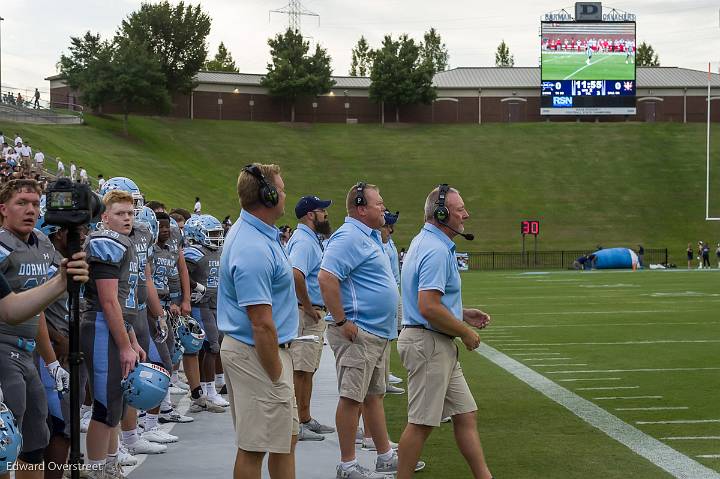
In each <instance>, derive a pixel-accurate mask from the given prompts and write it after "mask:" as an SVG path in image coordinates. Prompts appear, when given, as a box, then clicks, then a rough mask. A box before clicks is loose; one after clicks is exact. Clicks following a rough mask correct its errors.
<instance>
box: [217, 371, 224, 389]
mask: <svg viewBox="0 0 720 479" xmlns="http://www.w3.org/2000/svg"><path fill="white" fill-rule="evenodd" d="M224 385H225V374H224V373H221V374H216V375H215V386H217V387H220V388H221V387H223V386H224Z"/></svg>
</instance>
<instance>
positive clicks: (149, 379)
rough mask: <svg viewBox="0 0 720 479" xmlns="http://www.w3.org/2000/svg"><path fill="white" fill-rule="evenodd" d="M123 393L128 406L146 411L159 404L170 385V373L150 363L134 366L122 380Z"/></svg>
mask: <svg viewBox="0 0 720 479" xmlns="http://www.w3.org/2000/svg"><path fill="white" fill-rule="evenodd" d="M122 387H123V395H124V396H125V399H127V402H128V404H129V405H130V406H132V407H134V408H135V409H141V410H144V411H147V410H148V409H152V408H154V407H157V406H159V405H160V403H161V402H162V400H163V399H164V398H165V395H166V394H167V391H168V388H169V387H170V373H169V372H168V371H167V370H166V369H165V368H163V367H161V366H158V365H156V364H152V363H140V364H138V365H137V366H135V369H133V370H132V371H131V372H130V374H129V375H128V377H127V379H123V381H122Z"/></svg>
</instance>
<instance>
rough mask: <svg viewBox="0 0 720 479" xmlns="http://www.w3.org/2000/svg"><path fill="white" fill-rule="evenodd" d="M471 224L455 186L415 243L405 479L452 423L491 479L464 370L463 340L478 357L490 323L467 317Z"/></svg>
mask: <svg viewBox="0 0 720 479" xmlns="http://www.w3.org/2000/svg"><path fill="white" fill-rule="evenodd" d="M469 217H470V215H469V214H468V212H467V210H466V209H465V204H464V203H463V200H462V197H461V196H460V193H459V192H458V191H457V190H456V189H454V188H450V187H449V186H448V185H447V184H443V185H439V186H438V187H437V188H435V189H434V190H432V191H431V192H430V194H429V195H428V196H427V199H426V200H425V225H424V226H423V228H422V229H421V230H420V232H419V233H418V235H417V236H416V237H415V238H414V239H413V240H412V242H411V243H410V248H409V249H408V252H407V254H406V255H405V259H404V261H403V271H402V277H401V282H402V288H401V289H402V303H403V320H402V324H403V330H402V331H401V332H400V338H399V339H398V346H397V347H398V352H399V353H400V359H401V360H402V362H403V365H404V366H405V368H406V369H407V371H408V383H407V385H408V424H407V426H406V427H405V431H404V432H403V434H402V437H401V438H400V447H399V448H398V453H399V455H400V463H399V467H398V475H397V477H398V479H408V478H410V477H412V475H413V470H414V467H413V465H414V464H415V461H417V458H418V457H419V456H420V452H421V451H422V448H423V444H424V443H425V441H426V440H427V438H428V437H429V436H430V433H431V432H432V430H433V428H434V427H438V426H439V425H440V421H441V419H442V418H444V417H452V421H453V428H454V430H455V440H456V442H457V444H458V447H459V448H460V452H461V453H462V455H463V457H465V460H466V461H467V463H468V465H469V466H470V470H471V471H472V474H473V477H474V478H476V479H478V478H482V479H491V478H492V475H491V474H490V471H489V470H488V467H487V464H486V463H485V458H484V455H483V451H482V447H481V445H480V435H479V434H478V431H477V423H476V417H475V416H476V411H477V405H476V404H475V400H474V399H473V396H472V393H471V392H470V388H469V387H468V385H467V382H466V381H465V377H464V376H463V372H462V368H461V367H460V363H459V362H458V349H457V345H456V343H455V338H460V339H461V340H462V342H463V344H464V345H465V347H466V348H467V349H468V350H470V351H472V350H474V349H475V348H477V347H478V346H479V345H480V336H478V334H477V332H475V331H474V330H473V329H472V328H471V327H470V326H473V327H477V328H483V327H485V326H486V325H487V324H488V322H489V321H490V316H488V315H487V314H485V313H483V312H482V311H480V310H477V309H464V308H463V305H462V296H461V290H460V286H461V285H460V271H459V269H458V264H457V260H456V258H455V243H454V242H453V241H452V240H453V238H454V237H455V236H456V235H461V236H463V237H464V238H465V239H468V240H472V239H474V236H473V235H471V234H469V233H464V223H465V221H466V220H467V219H468V218H469Z"/></svg>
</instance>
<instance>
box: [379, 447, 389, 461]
mask: <svg viewBox="0 0 720 479" xmlns="http://www.w3.org/2000/svg"><path fill="white" fill-rule="evenodd" d="M392 457H393V450H392V447H391V448H390V450H389V451H388V452H386V453H385V454H378V458H379V459H382V460H383V461H389V460H390V459H392Z"/></svg>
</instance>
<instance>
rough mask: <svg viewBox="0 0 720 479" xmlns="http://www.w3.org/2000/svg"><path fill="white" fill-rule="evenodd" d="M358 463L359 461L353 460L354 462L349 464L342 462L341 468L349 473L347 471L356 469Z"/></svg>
mask: <svg viewBox="0 0 720 479" xmlns="http://www.w3.org/2000/svg"><path fill="white" fill-rule="evenodd" d="M357 463H358V462H357V459H353V460H352V461H349V462H341V463H340V467H342V468H343V470H345V471H347V470H349V469H352V468H353V467H355V465H357Z"/></svg>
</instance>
